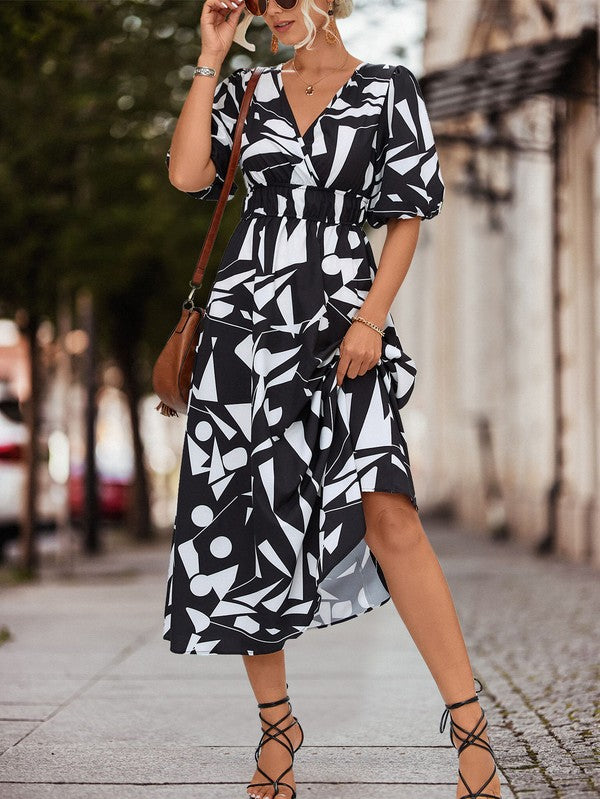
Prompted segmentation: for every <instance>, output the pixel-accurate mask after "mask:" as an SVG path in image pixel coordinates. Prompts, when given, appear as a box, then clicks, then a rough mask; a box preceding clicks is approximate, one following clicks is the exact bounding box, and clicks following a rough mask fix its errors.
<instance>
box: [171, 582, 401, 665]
mask: <svg viewBox="0 0 600 799" xmlns="http://www.w3.org/2000/svg"><path fill="white" fill-rule="evenodd" d="M390 599H391V596H390V595H389V594H388V596H386V597H385V599H383V601H382V602H379V603H378V604H377V605H370V606H369V607H368V608H365V609H364V610H363V611H361V612H360V613H355V614H354V615H353V616H346V617H345V618H343V619H336V620H335V621H330V622H327V623H326V624H315V625H313V626H310V625H307V626H306V627H305V628H304V629H302V630H298V631H297V632H296V633H293V634H292V635H288V636H287V638H286V639H285V641H284V642H283V644H282V645H281V646H278V647H276V648H274V649H271V648H269V649H267V648H264V651H260V652H259V651H257V647H253V648H252V650H251V651H249V650H248V649H245V650H243V651H240V650H236V651H231V652H214V651H213V652H202V651H200V652H197V651H196V650H194V649H191V650H189V651H188V650H187V644H188V640H187V639H184V638H180V637H174V638H173V637H170V636H169V634H168V633H165V634H163V636H162V638H163V640H165V641H168V642H169V644H170V647H169V651H170V652H172V653H173V654H174V655H270V654H272V653H273V652H280V651H281V650H282V649H283V648H284V647H285V644H286V643H287V641H289V640H290V639H294V638H299V637H300V636H301V635H303V634H304V633H306V632H307V631H308V630H323V629H324V628H326V627H333V625H334V624H342V623H343V622H345V621H351V620H352V619H357V618H358V617H359V616H364V614H365V613H370V612H371V611H373V610H375V609H376V608H380V607H383V605H385V604H386V603H387V602H389V601H390ZM313 618H314V617H313ZM261 649H262V647H261Z"/></svg>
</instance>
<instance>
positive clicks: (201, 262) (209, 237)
mask: <svg viewBox="0 0 600 799" xmlns="http://www.w3.org/2000/svg"><path fill="white" fill-rule="evenodd" d="M263 69H264V67H255V68H254V69H253V70H252V75H251V76H250V80H249V81H248V85H247V86H246V91H245V92H244V96H243V98H242V104H241V107H240V113H239V116H238V120H237V123H236V126H235V132H234V136H233V146H232V149H231V156H230V158H229V164H228V166H227V174H226V175H225V181H224V183H223V188H222V190H221V194H220V195H219V199H218V201H217V206H216V208H215V210H214V212H213V215H212V218H211V220H210V225H209V227H208V233H207V234H206V238H205V239H204V245H203V247H202V252H201V253H200V257H199V258H198V263H197V265H196V268H195V269H194V274H193V277H192V280H191V283H190V285H191V286H193V287H196V288H197V287H198V286H199V285H200V284H201V283H202V278H203V277H204V270H205V269H206V264H207V263H208V259H209V258H210V253H211V250H212V248H213V245H214V243H215V239H216V238H217V231H218V229H219V223H220V222H221V217H222V216H223V211H224V210H225V205H226V203H227V198H228V196H229V189H230V188H231V184H232V182H233V176H234V174H235V170H236V169H237V163H238V159H239V156H240V148H241V143H242V130H243V127H244V121H245V119H246V116H247V114H248V108H249V106H250V101H251V99H252V95H253V94H254V88H255V86H256V83H257V81H258V79H259V78H260V75H261V73H262V71H263Z"/></svg>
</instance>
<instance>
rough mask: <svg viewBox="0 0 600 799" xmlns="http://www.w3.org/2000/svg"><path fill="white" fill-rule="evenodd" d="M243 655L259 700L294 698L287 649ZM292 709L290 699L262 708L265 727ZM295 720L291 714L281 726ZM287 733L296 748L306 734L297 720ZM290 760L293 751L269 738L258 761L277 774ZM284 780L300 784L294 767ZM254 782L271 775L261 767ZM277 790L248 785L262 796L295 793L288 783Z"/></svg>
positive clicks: (284, 798) (286, 798)
mask: <svg viewBox="0 0 600 799" xmlns="http://www.w3.org/2000/svg"><path fill="white" fill-rule="evenodd" d="M242 657H243V659H244V665H245V666H246V671H247V673H248V679H249V680H250V685H251V686H252V690H253V691H254V696H255V697H256V702H257V703H258V702H261V703H262V702H275V701H276V700H278V699H282V698H283V697H284V696H289V697H290V701H291V699H292V697H291V695H290V693H289V692H288V690H287V689H286V676H285V655H284V652H283V649H281V650H279V652H272V653H270V654H268V655H242ZM289 709H290V706H289V705H288V704H287V702H285V703H284V704H282V705H276V706H275V707H264V708H260V713H261V714H262V716H263V718H265V719H266V720H267V722H268V723H266V724H265V723H261V725H262V728H263V730H265V729H268V725H269V724H275V722H277V721H279V719H281V718H282V716H284V715H285V714H286V713H287V712H288V711H289ZM256 712H257V713H258V712H259V708H257V709H256ZM292 721H293V718H292V716H291V715H289V716H287V718H285V719H283V721H282V722H281V724H280V725H279V726H280V728H281V729H285V728H286V727H288V726H289V725H290V724H291V723H292ZM276 732H277V730H274V729H271V734H272V735H275V734H276ZM285 734H286V735H287V736H288V738H289V739H290V741H291V744H292V746H293V747H294V749H296V748H297V747H298V745H299V743H300V740H301V738H302V733H301V731H300V727H299V726H298V725H297V724H294V725H293V727H290V729H289V730H286V732H285ZM278 737H279V740H280V741H282V743H286V740H285V738H284V737H283V736H282V735H280V736H278ZM290 760H291V755H290V753H289V751H288V750H287V749H285V748H284V747H283V746H282V745H281V744H280V743H278V742H277V741H274V740H267V741H266V742H265V743H264V744H263V747H262V749H261V753H260V757H259V759H258V765H259V766H260V767H261V769H262V770H263V771H266V773H267V774H269V775H271V776H272V777H273V778H276V777H278V776H279V775H280V774H281V772H282V771H284V769H286V768H287V767H288V766H289V765H290ZM282 780H283V781H284V782H287V783H289V784H290V785H293V786H294V788H295V787H296V783H295V780H294V771H293V769H292V770H291V771H288V772H287V774H285V775H284V776H283V777H282ZM250 782H267V778H266V777H265V775H264V774H261V773H260V771H258V769H257V770H256V771H255V772H254V776H253V777H252V779H251V780H250ZM273 790H274V789H273V786H272V785H270V786H269V785H261V786H254V787H252V788H248V789H247V792H248V795H249V796H257V797H260V799H263V797H264V799H290V797H291V795H292V794H291V791H290V789H289V788H288V787H287V786H286V785H282V786H281V790H280V791H279V793H277V794H274V793H273Z"/></svg>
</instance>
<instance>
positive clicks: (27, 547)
mask: <svg viewBox="0 0 600 799" xmlns="http://www.w3.org/2000/svg"><path fill="white" fill-rule="evenodd" d="M38 328H39V318H38V317H37V316H36V315H34V314H31V315H30V316H29V319H28V322H27V326H26V328H25V330H24V331H23V332H24V333H25V335H26V337H27V342H28V345H29V380H30V387H31V391H30V394H29V397H28V399H27V400H26V401H25V402H24V403H23V415H24V417H25V422H26V424H27V431H28V443H27V449H26V467H25V468H26V478H25V480H26V484H25V497H24V507H23V520H22V524H21V566H22V568H23V571H24V572H25V573H26V574H28V575H29V576H31V577H33V576H34V575H35V574H36V573H37V570H38V567H39V554H38V551H37V548H36V528H37V496H38V464H39V462H40V443H39V439H40V404H41V403H40V392H41V388H42V381H41V376H40V352H39V344H38V338H37V337H38Z"/></svg>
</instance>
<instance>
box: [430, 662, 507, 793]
mask: <svg viewBox="0 0 600 799" xmlns="http://www.w3.org/2000/svg"><path fill="white" fill-rule="evenodd" d="M474 679H475V680H477V677H475V678H474ZM477 682H478V683H479V688H478V689H476V691H475V696H471V697H470V698H469V699H464V700H463V701H462V702H454V703H453V704H452V705H446V709H445V710H444V712H443V713H442V718H441V719H440V732H441V733H443V732H444V729H445V727H446V722H447V721H448V716H450V742H451V743H452V746H453V747H454V748H456V744H455V742H454V739H453V736H454V738H456V740H457V741H460V742H461V743H460V746H459V747H458V754H459V755H460V753H461V752H462V751H463V749H466V748H467V746H479V747H480V749H485V750H486V752H489V753H490V755H491V756H492V759H493V761H494V770H493V771H492V773H491V774H490V776H489V777H488V778H487V780H486V781H485V782H484V783H483V785H482V786H481V787H480V788H479V790H478V791H473V789H472V788H470V787H469V783H468V782H467V781H466V779H465V778H464V777H463V775H462V773H461V770H460V766H459V768H458V776H459V777H460V779H461V780H462V783H463V785H464V786H465V788H466V789H467V791H468V793H465V794H463V795H462V796H461V797H460V798H459V799H501V797H500V796H498V795H497V794H495V793H486V792H485V789H486V788H487V786H488V785H489V784H490V782H491V781H492V780H493V779H494V776H495V775H496V773H497V772H498V769H497V768H496V757H495V755H494V751H493V749H492V747H491V746H490V744H489V743H488V741H484V740H483V739H482V738H481V734H482V733H483V732H484V731H485V729H486V727H487V726H488V723H487V719H486V720H485V723H484V725H483V727H482V728H481V729H480V730H479V732H477V728H478V727H479V725H480V724H481V722H482V721H483V720H484V718H485V712H484V710H483V708H482V710H481V716H480V717H479V719H478V721H477V724H476V725H475V726H474V727H473V729H472V730H466V729H465V728H464V727H461V726H460V724H457V723H456V722H455V721H454V719H453V718H452V716H451V714H450V711H451V710H454V709H455V708H457V707H462V705H468V704H469V703H470V702H477V701H478V700H479V697H478V696H477V694H478V693H480V691H482V690H483V686H482V685H481V683H480V682H479V680H477ZM461 733H464V735H461Z"/></svg>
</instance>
